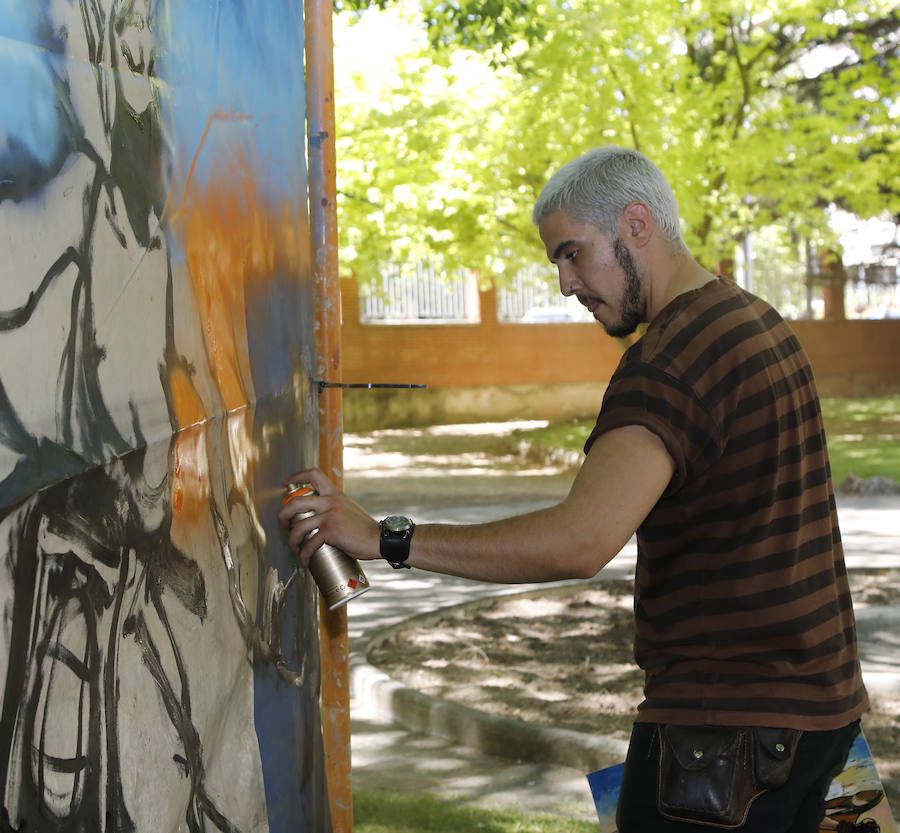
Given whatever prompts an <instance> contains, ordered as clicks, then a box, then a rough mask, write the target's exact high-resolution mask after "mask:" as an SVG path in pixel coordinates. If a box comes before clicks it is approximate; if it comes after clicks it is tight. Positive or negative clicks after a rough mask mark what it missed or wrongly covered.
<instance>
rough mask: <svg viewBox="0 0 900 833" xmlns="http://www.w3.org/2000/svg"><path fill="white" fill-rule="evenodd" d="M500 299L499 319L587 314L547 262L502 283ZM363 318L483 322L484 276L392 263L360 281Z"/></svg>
mask: <svg viewBox="0 0 900 833" xmlns="http://www.w3.org/2000/svg"><path fill="white" fill-rule="evenodd" d="M496 298H497V319H498V320H499V321H507V322H513V321H516V322H525V323H540V322H550V321H580V320H584V319H585V314H584V310H583V309H582V308H581V306H580V305H579V304H577V303H572V302H574V299H568V300H566V299H563V298H562V296H560V294H559V286H558V284H557V281H556V276H555V274H554V272H553V270H552V269H550V268H548V267H547V266H543V265H536V266H532V267H529V268H527V269H522V270H521V271H520V272H518V273H517V274H516V275H515V276H513V278H512V279H511V280H510V281H509V282H508V283H506V284H504V285H501V286H499V287H498V288H497V292H496ZM360 318H361V320H362V322H363V323H367V324H375V323H383V324H402V323H417V324H422V323H447V322H454V321H455V322H460V323H465V322H478V321H479V320H480V307H479V293H478V278H477V276H476V275H475V273H473V272H459V273H457V274H455V275H449V276H448V275H446V274H442V273H440V272H437V271H436V270H435V269H433V268H432V267H431V266H429V265H428V264H417V265H416V266H415V267H414V268H413V269H405V270H401V268H400V267H399V266H392V267H389V268H387V269H385V271H384V272H383V273H382V275H381V278H380V280H378V281H376V282H372V283H369V284H363V285H361V286H360ZM589 318H590V316H587V319H589Z"/></svg>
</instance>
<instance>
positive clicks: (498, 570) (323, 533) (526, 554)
mask: <svg viewBox="0 0 900 833" xmlns="http://www.w3.org/2000/svg"><path fill="white" fill-rule="evenodd" d="M674 471H675V464H674V461H673V460H672V458H671V456H670V455H669V453H668V451H667V450H666V448H665V446H664V445H663V443H662V441H661V440H660V439H659V437H658V436H657V435H656V434H654V433H653V432H652V431H649V430H648V429H646V428H644V427H642V426H638V425H630V426H626V427H623V428H617V429H615V430H613V431H609V432H607V433H605V434H602V435H601V436H600V437H598V438H597V440H596V441H595V442H594V444H593V446H592V447H591V451H590V453H589V454H588V456H587V458H586V459H585V461H584V464H583V465H582V467H581V470H580V471H579V472H578V475H577V477H576V478H575V482H574V483H573V484H572V488H571V490H570V491H569V494H568V496H567V497H566V498H565V499H564V500H563V501H562V502H561V503H559V504H557V505H555V506H551V507H549V508H547V509H540V510H538V511H536V512H530V513H528V514H525V515H517V516H514V517H511V518H506V519H504V520H500V521H492V522H490V523H483V524H459V525H457V524H452V525H451V524H421V525H419V526H417V527H416V530H415V533H414V534H413V537H412V545H411V547H410V555H409V560H408V561H407V563H408V564H409V565H410V566H413V567H418V568H420V569H422V570H430V571H431V572H436V573H446V574H448V575H455V576H462V577H464V578H470V579H477V580H480V581H494V582H502V583H518V582H538V581H555V580H558V579H564V578H590V577H591V576H594V575H596V573H597V572H599V570H600V569H601V568H602V567H604V566H605V565H606V564H607V563H608V562H609V561H610V560H611V559H612V558H613V556H615V555H616V553H618V552H619V551H620V550H621V549H622V547H623V546H625V544H626V543H627V542H628V539H629V538H630V537H631V536H632V535H633V534H634V532H635V530H636V529H637V528H638V526H640V524H641V522H642V521H643V520H644V518H645V517H646V516H647V514H648V513H649V512H650V510H651V509H652V508H653V506H654V505H655V504H656V502H657V501H658V500H659V498H660V496H661V495H662V493H663V492H664V491H665V489H666V486H667V485H668V483H669V481H670V480H671V478H672V475H673V473H674ZM288 479H289V480H299V481H303V482H310V483H312V484H313V485H314V486H315V487H316V489H317V490H318V491H319V493H320V495H319V496H318V497H312V498H297V499H295V500H293V501H290V502H289V503H288V504H287V505H286V506H284V507H283V508H282V510H281V511H280V512H279V521H280V523H281V524H282V526H284V527H287V526H289V525H290V519H291V517H292V516H293V515H294V514H296V513H298V512H304V511H313V512H315V513H316V514H315V515H314V516H312V517H310V518H307V519H305V520H302V521H298V522H297V523H296V524H294V526H293V528H292V529H291V533H290V536H289V543H290V546H291V548H292V549H293V550H294V551H295V552H297V553H298V554H299V556H300V560H301V563H302V564H304V565H306V564H308V563H309V558H310V556H311V555H312V553H313V552H314V551H315V550H316V549H317V548H318V547H319V546H321V545H322V544H323V543H325V542H328V543H330V544H333V545H334V546H337V547H340V548H341V549H343V550H345V551H346V552H348V553H350V554H351V555H354V556H356V557H357V558H359V559H361V560H370V559H375V558H379V557H380V553H379V541H380V533H379V528H378V523H377V522H376V521H375V520H374V519H373V518H371V517H370V516H369V515H368V514H367V513H366V512H365V511H364V510H362V509H361V508H360V507H359V506H357V505H356V504H355V503H353V501H351V500H350V499H349V498H347V497H346V495H344V494H342V493H341V492H340V491H338V490H337V489H336V488H335V487H334V485H333V484H332V483H331V481H329V480H328V479H327V478H326V477H325V476H324V475H323V474H322V473H321V472H319V471H317V470H315V469H313V470H310V471H306V472H298V473H297V474H295V475H292V476H291V477H290V478H288ZM314 529H317V530H318V531H317V532H316V533H315V534H313V535H311V536H310V537H309V539H307V540H304V539H305V537H306V536H307V535H308V534H309V533H310V532H312V530H314Z"/></svg>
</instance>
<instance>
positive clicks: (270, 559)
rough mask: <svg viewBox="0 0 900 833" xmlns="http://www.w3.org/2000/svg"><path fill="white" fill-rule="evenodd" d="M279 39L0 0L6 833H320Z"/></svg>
mask: <svg viewBox="0 0 900 833" xmlns="http://www.w3.org/2000/svg"><path fill="white" fill-rule="evenodd" d="M302 37H303V23H302V4H301V0H0V604H2V607H0V610H2V613H0V627H2V629H3V633H2V636H0V685H2V688H0V696H2V705H0V799H2V802H0V807H2V810H0V829H3V830H29V831H30V830H41V831H44V830H61V831H62V830H65V831H86V832H87V831H90V833H97V831H102V832H103V833H114V832H115V833H119V832H120V831H121V832H123V833H124V831H145V830H147V831H149V830H152V831H176V830H178V831H181V830H187V831H213V830H221V831H264V830H271V831H278V830H287V829H290V830H300V831H305V830H316V831H318V830H328V829H330V822H329V819H328V809H327V799H326V788H325V780H324V768H323V763H322V760H323V756H322V747H321V744H322V740H321V724H320V717H319V710H318V695H319V656H318V632H317V628H318V624H317V612H316V610H317V597H316V591H315V588H314V586H313V585H312V584H311V582H310V581H309V580H308V578H307V576H306V574H305V572H304V573H299V574H298V573H295V572H294V565H293V562H292V559H291V557H290V554H289V553H288V551H287V548H286V547H285V546H284V540H283V537H282V535H281V533H280V532H279V530H278V527H277V524H276V522H275V512H276V510H277V506H278V503H279V498H280V490H279V489H278V488H277V484H278V482H279V480H280V477H281V475H282V473H283V472H284V471H288V470H290V469H291V468H292V467H294V468H297V467H300V466H303V465H307V464H311V463H314V462H315V461H316V443H317V422H316V420H317V403H316V401H315V397H316V387H315V385H314V384H313V383H312V382H311V380H310V376H311V374H312V372H313V367H314V361H313V360H314V355H313V325H312V282H311V277H310V266H309V252H308V246H309V235H308V223H307V209H306V200H307V181H306V170H305V166H304V161H303V160H304V152H303V149H304V146H305V119H304V113H305V99H304V79H303V70H302V55H303V42H302Z"/></svg>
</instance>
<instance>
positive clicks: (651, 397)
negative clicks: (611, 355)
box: [584, 362, 724, 494]
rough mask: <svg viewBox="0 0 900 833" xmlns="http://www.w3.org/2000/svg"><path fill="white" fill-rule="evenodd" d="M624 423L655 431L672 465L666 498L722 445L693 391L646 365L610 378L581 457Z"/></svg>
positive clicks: (623, 369) (703, 466)
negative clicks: (672, 475)
mask: <svg viewBox="0 0 900 833" xmlns="http://www.w3.org/2000/svg"><path fill="white" fill-rule="evenodd" d="M626 425H643V426H644V427H645V428H647V429H649V430H650V431H653V433H654V434H656V435H657V436H658V437H659V438H660V439H661V440H662V441H663V443H664V444H665V446H666V449H667V450H668V452H669V454H670V455H671V456H672V459H673V460H674V461H675V476H674V477H673V478H672V483H671V484H670V486H669V489H668V490H667V492H666V494H672V493H674V492H676V491H678V490H679V489H681V488H682V487H683V486H684V484H685V483H689V482H691V481H692V480H694V479H696V478H697V477H699V476H700V475H702V474H703V472H705V471H706V470H707V469H708V468H709V467H710V466H711V465H712V464H713V463H714V462H715V461H716V460H717V459H718V458H719V456H720V455H721V453H722V450H723V447H724V441H723V439H722V432H721V430H720V427H719V426H718V425H717V424H716V422H715V420H714V419H713V417H712V415H711V414H710V413H709V411H708V410H707V408H706V407H705V406H704V404H703V403H702V402H701V401H700V400H699V399H698V398H697V397H696V395H695V394H694V392H693V391H692V390H691V388H690V387H689V386H688V385H686V384H685V383H684V382H682V381H681V380H679V379H678V378H676V377H674V376H671V375H669V374H667V373H665V372H664V371H662V370H659V369H658V368H657V367H655V366H654V365H652V364H648V363H645V362H630V363H627V364H625V365H624V366H620V368H619V369H618V370H617V371H616V373H615V375H614V376H613V378H612V379H611V380H610V383H609V387H608V388H607V390H606V393H605V395H604V397H603V405H602V406H601V409H600V414H599V416H598V417H597V423H596V425H595V426H594V430H593V431H591V434H590V436H589V437H588V439H587V442H586V443H585V446H584V451H585V454H587V453H588V452H589V451H590V449H591V446H592V445H593V444H594V441H595V440H596V439H597V437H599V436H600V435H601V434H604V433H606V432H607V431H611V430H613V429H614V428H622V427H624V426H626Z"/></svg>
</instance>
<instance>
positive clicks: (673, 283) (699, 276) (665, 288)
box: [647, 251, 716, 321]
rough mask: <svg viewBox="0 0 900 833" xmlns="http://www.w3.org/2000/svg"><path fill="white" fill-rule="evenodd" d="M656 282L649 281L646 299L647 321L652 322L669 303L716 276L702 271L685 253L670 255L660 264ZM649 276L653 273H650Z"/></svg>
mask: <svg viewBox="0 0 900 833" xmlns="http://www.w3.org/2000/svg"><path fill="white" fill-rule="evenodd" d="M660 265H661V266H662V267H663V268H661V269H660V270H659V271H657V273H656V280H651V281H650V287H649V294H648V297H647V320H648V321H652V320H653V319H654V318H656V316H657V315H658V314H659V313H660V312H661V311H662V310H663V308H664V307H665V306H667V305H668V304H669V303H670V302H671V301H674V300H675V299H676V298H677V297H678V296H679V295H683V294H684V293H685V292H692V291H693V290H695V289H700V287H702V286H705V285H706V284H707V283H709V282H710V281H713V280H715V279H716V276H715V275H714V274H713V273H712V272H709V271H707V270H706V269H704V268H703V267H702V266H701V265H700V264H699V263H697V261H696V260H694V258H693V257H692V256H691V255H690V253H688V252H687V251H683V252H679V253H677V254H675V255H674V256H673V255H671V254H670V256H669V257H668V258H666V259H665V261H664V262H663V263H662V264H660ZM650 274H651V275H652V274H653V272H651V273H650Z"/></svg>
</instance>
